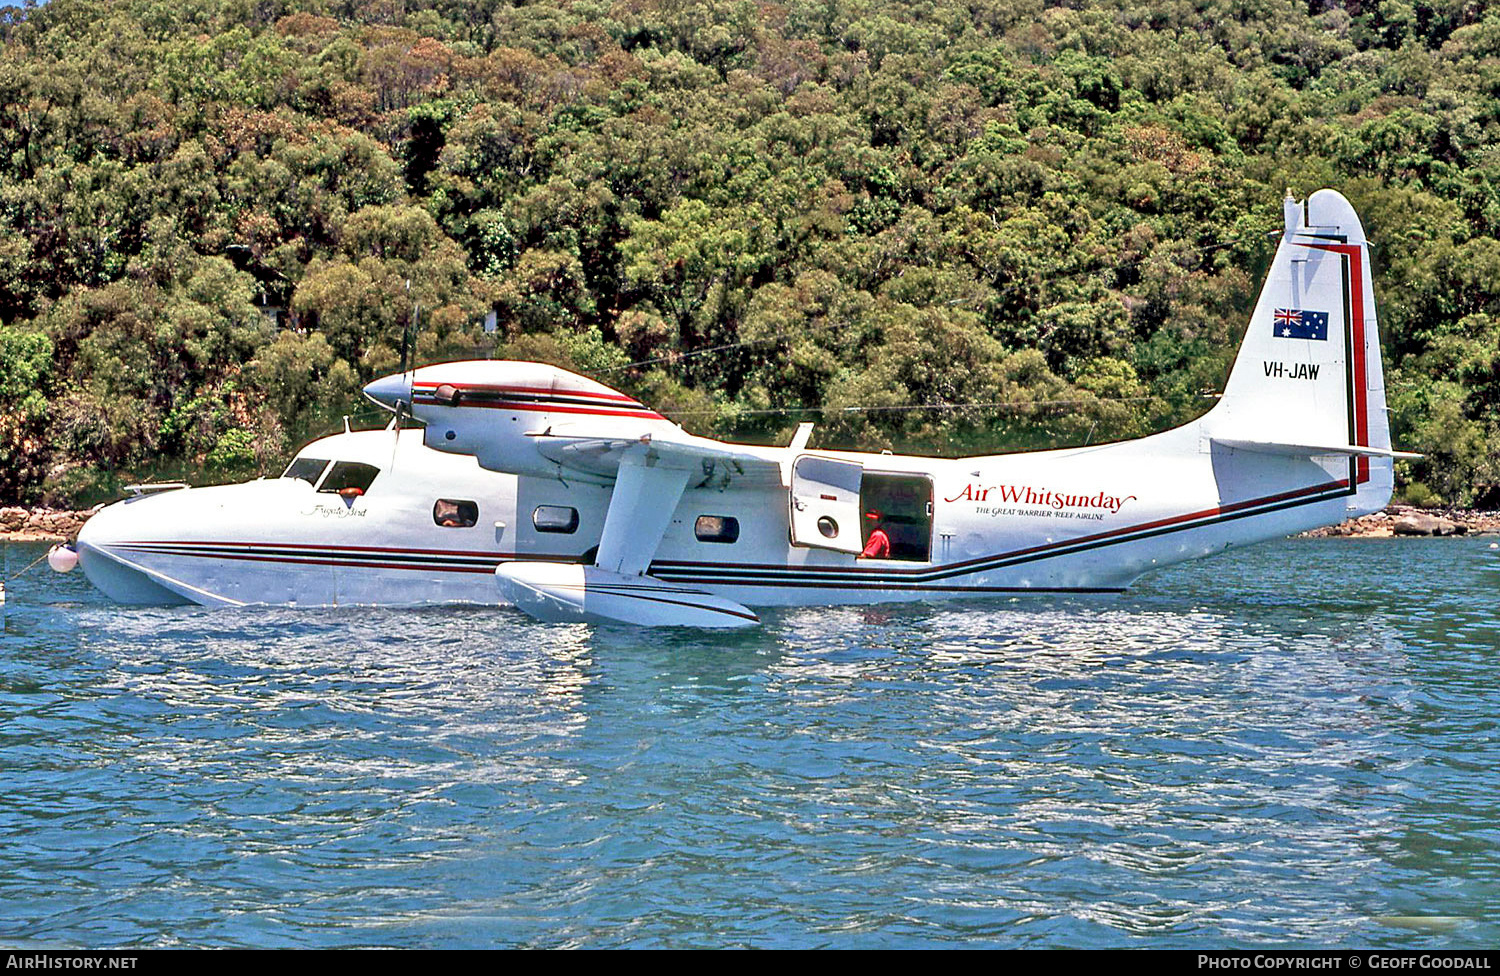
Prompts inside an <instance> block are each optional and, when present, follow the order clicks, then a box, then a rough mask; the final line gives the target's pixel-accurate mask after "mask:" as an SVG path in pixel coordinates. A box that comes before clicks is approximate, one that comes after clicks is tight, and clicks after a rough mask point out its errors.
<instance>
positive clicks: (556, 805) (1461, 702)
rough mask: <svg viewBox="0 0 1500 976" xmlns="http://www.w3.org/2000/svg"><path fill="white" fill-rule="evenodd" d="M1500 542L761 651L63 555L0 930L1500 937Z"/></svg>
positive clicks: (20, 739) (1325, 563) (1320, 553)
mask: <svg viewBox="0 0 1500 976" xmlns="http://www.w3.org/2000/svg"><path fill="white" fill-rule="evenodd" d="M1489 544H1490V540H1485V539H1462V540H1451V539H1442V540H1421V541H1418V540H1363V541H1350V540H1325V541H1315V540H1295V541H1287V542H1283V543H1278V544H1274V545H1269V546H1264V547H1260V548H1258V549H1253V550H1250V551H1247V552H1245V553H1236V554H1234V555H1232V556H1228V557H1220V558H1217V559H1214V560H1209V561H1204V562H1200V563H1195V564H1190V565H1187V566H1183V567H1178V568H1176V569H1173V570H1170V571H1165V572H1162V573H1160V574H1158V575H1156V576H1154V577H1151V578H1149V579H1148V580H1147V581H1146V582H1145V583H1144V585H1142V586H1141V587H1140V588H1139V589H1138V590H1137V591H1135V592H1134V593H1133V594H1132V595H1130V596H1127V597H1125V598H1122V599H1117V600H1112V601H1101V602H1067V601H1058V600H1041V601H1020V602H973V603H961V604H947V605H930V606H929V605H919V606H901V607H895V608H885V609H875V610H853V609H809V610H797V611H775V612H768V613H767V614H765V617H766V623H765V625H764V626H763V627H762V628H761V629H759V630H758V631H754V632H751V633H744V634H738V635H734V636H721V635H708V634H704V633H702V632H697V633H692V632H659V631H644V630H629V629H614V628H591V627H586V626H564V625H549V624H539V623H535V622H532V621H530V620H529V619H527V618H524V617H522V616H520V615H519V614H517V613H515V612H513V611H508V610H501V609H494V610H481V609H462V610H422V611H384V610H370V609H343V610H336V611H308V610H301V611H281V610H243V611H240V610H236V611H206V610H201V609H197V608H171V609H125V608H119V607H115V606H111V605H109V604H106V603H105V602H104V601H103V599H102V598H101V597H100V596H98V595H97V594H96V593H95V592H94V591H93V590H92V589H91V588H90V587H89V586H88V584H87V582H86V581H85V580H84V579H83V578H82V577H81V576H80V575H77V574H75V575H70V576H66V577H58V576H56V575H54V574H52V573H50V572H47V571H45V569H44V568H41V567H39V568H37V569H33V570H31V571H30V572H28V573H26V574H25V575H24V576H22V577H21V579H20V580H18V581H16V582H14V583H12V584H11V585H10V588H9V590H10V600H9V603H8V605H7V606H6V608H5V609H6V618H5V636H4V639H3V641H0V943H5V944H10V945H28V944H37V945H51V946H58V945H80V946H96V947H97V946H174V945H210V946H430V947H436V946H445V947H446V946H452V947H476V946H479V947H483V946H516V945H527V946H734V945H752V946H849V947H855V946H859V947H872V946H931V945H940V944H958V943H968V944H978V945H994V946H1083V947H1091V946H1133V945H1139V946H1152V947H1194V946H1207V945H1243V946H1252V945H1253V946H1260V945H1272V944H1283V945H1331V946H1345V947H1349V946H1384V947H1418V946H1468V945H1494V944H1496V943H1497V942H1500V921H1497V919H1500V886H1497V884H1496V882H1497V879H1500V826H1497V825H1500V801H1497V797H1500V743H1497V716H1500V691H1497V689H1500V663H1497V653H1496V651H1497V645H1500V623H1497V617H1496V604H1497V600H1496V595H1497V592H1500V572H1497V570H1500V551H1496V550H1491V549H1489ZM42 551H43V547H40V546H26V545H10V546H3V547H0V552H3V556H4V573H5V575H6V576H10V575H11V574H13V573H15V572H17V571H19V570H20V568H21V567H23V566H24V565H25V564H26V563H28V562H30V561H31V560H32V559H34V558H35V557H36V556H37V555H39V554H40V553H41V552H42Z"/></svg>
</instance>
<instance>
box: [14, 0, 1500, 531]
mask: <svg viewBox="0 0 1500 976" xmlns="http://www.w3.org/2000/svg"><path fill="white" fill-rule="evenodd" d="M0 36H3V39H4V48H3V52H0V323H3V324H0V498H3V499H4V500H11V499H22V500H36V499H39V498H41V497H43V496H44V495H46V496H47V497H50V498H51V499H54V500H58V501H64V500H68V499H71V498H84V497H87V496H89V495H90V493H95V492H98V491H100V490H102V489H104V488H107V487H109V486H110V485H112V484H113V483H114V482H116V481H117V480H118V479H120V478H122V477H126V476H140V475H143V474H148V473H164V472H168V471H193V472H196V473H199V474H207V475H209V476H217V477H231V476H239V475H243V474H245V473H248V472H253V471H257V470H258V471H267V470H271V469H274V468H275V467H276V465H278V464H279V463H280V462H281V461H282V460H283V459H284V458H285V457H286V455H287V453H288V451H289V450H290V449H292V448H293V447H295V446H296V444H297V443H298V441H299V440H301V439H303V438H306V437H308V436H310V435H313V434H316V433H320V432H323V431H326V430H328V429H329V428H331V427H332V426H333V425H335V424H337V423H338V417H339V415H340V414H342V413H345V412H351V411H359V410H361V409H362V408H361V407H360V405H359V402H358V395H357V394H358V388H359V386H360V385H361V383H362V382H364V381H366V380H368V379H369V378H372V377H373V376H376V375H380V374H382V373H386V372H390V371H392V370H393V368H394V367H395V365H396V362H397V352H396V350H397V349H398V348H399V345H400V337H401V335H402V334H403V331H404V330H405V329H406V327H407V325H408V323H409V320H410V319H411V317H412V310H413V307H414V305H417V304H419V305H420V308H421V310H422V311H421V314H420V317H419V322H418V325H419V327H420V328H419V336H420V339H419V344H418V359H419V361H435V360H438V359H442V358H457V357H464V356H474V355H481V356H482V355H497V356H506V357H513V358H539V359H544V360H548V361H553V362H557V363H559V364H561V365H564V366H568V367H570V368H575V369H579V370H581V371H584V372H588V373H591V374H592V375H594V376H596V377H597V378H599V379H601V380H603V381H605V382H608V383H610V384H611V385H614V386H617V387H620V388H623V389H626V390H628V391H630V392H632V393H634V394H637V395H640V396H642V397H647V398H649V400H650V402H652V403H653V404H655V405H657V406H658V407H659V408H662V409H664V411H665V412H667V413H669V414H671V415H672V416H674V417H675V418H677V419H679V420H680V421H681V422H683V423H684V425H685V426H687V427H689V428H690V429H693V430H697V431H700V432H704V433H712V434H716V435H720V436H730V437H734V438H739V439H746V440H754V439H767V438H772V437H779V436H784V434H785V433H786V432H787V430H788V429H789V428H790V426H791V425H792V424H794V423H795V422H796V421H798V420H803V419H814V420H818V421H819V422H820V427H819V432H818V434H817V435H816V437H817V440H816V441H815V443H819V444H822V445H825V446H865V447H874V446H886V445H890V446H899V447H903V448H909V449H917V450H925V451H928V452H931V453H953V452H958V451H983V450H1002V449H1016V448H1028V447H1036V446H1040V445H1044V444H1064V443H1083V442H1084V441H1086V440H1090V439H1091V440H1095V441H1097V440H1102V439H1110V438H1117V437H1123V436H1133V435H1137V434H1140V433H1143V432H1146V431H1149V430H1152V429H1157V428H1162V427H1165V426H1168V425H1170V424H1173V423H1177V422H1181V421H1184V420H1187V419H1190V418H1191V417H1193V416H1195V415H1197V414H1198V413H1201V412H1202V411H1203V410H1204V409H1205V408H1206V407H1207V405H1208V403H1209V402H1210V401H1208V400H1207V399H1205V398H1204V394H1205V393H1206V392H1211V391H1213V390H1215V389H1217V388H1219V387H1220V386H1221V385H1222V383H1223V380H1224V376H1225V374H1226V372H1227V369H1228V365H1229V359H1230V356H1231V354H1232V350H1233V348H1234V346H1235V344H1236V343H1237V341H1238V338H1239V335H1240V333H1241V331H1242V330H1243V328H1244V322H1245V319H1246V316H1247V314H1248V311H1249V307H1250V304H1251V302H1252V301H1253V299H1254V292H1255V290H1256V288H1257V286H1258V282H1259V276H1260V275H1261V273H1262V272H1263V271H1264V268H1265V266H1266V264H1267V263H1268V261H1269V258H1270V255H1271V252H1272V249H1273V247H1274V242H1273V240H1271V239H1270V238H1269V237H1268V232H1270V231H1274V230H1278V229H1279V227H1280V221H1281V216H1280V215H1281V199H1282V197H1283V195H1284V192H1285V191H1286V190H1287V189H1288V188H1290V189H1291V190H1292V191H1293V192H1294V193H1295V194H1297V195H1298V196H1299V197H1300V196H1304V195H1305V194H1307V193H1308V192H1310V191H1312V190H1315V189H1317V188H1319V187H1322V186H1333V187H1336V188H1339V189H1340V190H1342V191H1343V192H1344V193H1345V194H1346V195H1348V196H1349V197H1350V199H1351V200H1352V202H1353V203H1354V205H1355V206H1356V208H1357V209H1359V210H1360V211H1361V213H1362V214H1363V215H1364V218H1365V222H1366V226H1367V229H1368V231H1369V233H1370V236H1371V238H1372V239H1373V240H1375V241H1376V242H1377V244H1378V245H1379V247H1378V250H1377V252H1376V260H1377V269H1376V270H1377V279H1376V282H1375V288H1376V292H1377V296H1378V297H1379V299H1380V300H1381V302H1382V314H1383V320H1382V328H1383V331H1384V333H1385V341H1386V350H1387V360H1388V385H1389V390H1390V393H1389V396H1390V402H1391V406H1392V408H1393V419H1394V425H1395V431H1396V436H1397V439H1398V441H1399V443H1400V446H1402V447H1404V448H1408V449H1412V450H1417V451H1422V452H1425V453H1427V454H1428V455H1429V457H1428V458H1427V459H1426V460H1424V461H1420V462H1415V463H1414V464H1410V465H1403V468H1405V470H1404V471H1403V472H1402V475H1403V478H1404V479H1406V480H1407V481H1408V482H1409V483H1408V487H1407V491H1408V493H1409V494H1410V495H1411V496H1413V497H1420V498H1424V499H1429V498H1432V497H1433V496H1440V497H1441V498H1443V499H1446V500H1448V501H1452V502H1463V501H1466V500H1468V499H1469V498H1470V497H1471V496H1472V493H1473V492H1474V490H1475V488H1476V486H1478V485H1481V484H1484V483H1489V482H1494V481H1497V480H1500V458H1497V447H1496V444H1497V440H1496V432H1497V424H1500V240H1497V238H1500V189H1497V187H1500V153H1497V146H1500V12H1495V13H1490V12H1487V11H1486V9H1485V4H1484V3H1483V2H1479V0H1470V2H1466V0H1418V2H1407V0H1380V2H1373V0H1312V2H1311V4H1307V3H1294V2H1292V0H1150V2H1146V0H1098V2H1091V0H1071V2H1068V3H1063V4H1056V3H1052V2H1048V0H902V2H895V0H784V2H752V0H576V2H568V0H536V2H530V3H518V4H515V5H513V4H511V3H508V2H496V0H172V2H167V0H51V2H50V3H48V4H46V5H45V6H43V7H27V8H25V9H21V8H5V10H4V13H3V17H0ZM266 305H273V306H283V307H284V308H285V309H286V311H285V312H284V313H283V314H282V316H281V321H280V323H279V324H278V323H277V322H275V321H273V319H272V318H268V317H267V315H266V314H264V312H265V308H264V307H263V306H266ZM491 310H493V311H495V312H497V313H498V322H499V325H500V329H499V331H498V332H497V333H495V334H494V335H487V334H486V333H485V332H484V330H483V327H482V322H483V319H484V317H485V315H486V313H488V312H490V311H491ZM725 347H727V348H725ZM704 350H710V352H708V353H707V354H698V355H694V354H695V353H701V352H702V351H704ZM643 361H649V362H647V364H646V365H644V366H632V365H630V364H633V363H640V362H643ZM912 406H916V407H919V408H920V409H909V408H910V407H912ZM849 407H857V408H860V409H855V410H850V409H846V408H849ZM871 408H875V409H871Z"/></svg>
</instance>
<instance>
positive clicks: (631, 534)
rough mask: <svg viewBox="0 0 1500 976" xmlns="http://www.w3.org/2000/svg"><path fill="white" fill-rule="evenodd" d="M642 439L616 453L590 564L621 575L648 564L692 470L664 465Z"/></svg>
mask: <svg viewBox="0 0 1500 976" xmlns="http://www.w3.org/2000/svg"><path fill="white" fill-rule="evenodd" d="M659 460H660V459H659V458H658V457H657V456H656V455H655V454H654V453H653V452H652V451H651V449H650V448H649V447H648V446H646V445H639V446H636V447H632V448H630V449H629V450H627V451H626V452H625V456H624V457H622V458H621V459H620V471H619V474H618V476H617V477H616V478H615V490H614V494H612V495H610V497H609V512H608V513H607V514H606V515H605V516H604V534H603V536H602V537H601V538H600V539H599V557H598V558H597V559H595V560H594V565H596V566H598V567H599V568H600V569H604V570H608V571H609V572H611V573H619V574H621V575H623V576H640V575H641V574H643V573H645V572H646V567H648V566H650V565H651V558H652V557H653V556H655V555H656V547H657V546H658V545H660V544H661V538H662V536H663V535H665V534H666V531H667V526H669V525H671V524H672V514H673V513H674V512H676V511H677V502H678V500H679V499H681V498H682V493H683V491H684V490H685V489H686V488H687V483H688V479H689V478H690V477H691V476H692V474H693V472H692V471H691V470H689V469H688V468H685V467H668V466H666V465H663V464H661V463H659Z"/></svg>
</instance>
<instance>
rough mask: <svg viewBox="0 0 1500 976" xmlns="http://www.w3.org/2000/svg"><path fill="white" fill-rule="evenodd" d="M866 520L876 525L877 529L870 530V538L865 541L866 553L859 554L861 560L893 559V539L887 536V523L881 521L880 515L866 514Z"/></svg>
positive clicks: (875, 513) (876, 513)
mask: <svg viewBox="0 0 1500 976" xmlns="http://www.w3.org/2000/svg"><path fill="white" fill-rule="evenodd" d="M865 518H867V519H869V520H870V521H871V522H872V523H874V525H875V528H873V529H871V530H870V536H869V538H868V539H866V540H865V551H864V552H862V553H860V554H859V558H861V559H889V558H891V537H890V536H888V535H886V534H885V523H883V522H881V521H880V513H879V512H866V513H865Z"/></svg>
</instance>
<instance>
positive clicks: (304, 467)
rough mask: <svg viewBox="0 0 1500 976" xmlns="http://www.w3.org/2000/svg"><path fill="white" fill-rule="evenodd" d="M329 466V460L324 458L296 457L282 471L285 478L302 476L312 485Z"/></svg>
mask: <svg viewBox="0 0 1500 976" xmlns="http://www.w3.org/2000/svg"><path fill="white" fill-rule="evenodd" d="M326 467H328V461H327V460H325V459H322V458H301V457H299V458H296V459H295V460H293V461H292V463H291V464H289V465H287V467H286V470H285V471H283V472H282V473H281V476H282V477H283V478H301V479H302V480H303V481H305V482H307V483H308V484H310V485H315V484H317V483H318V476H319V475H321V474H322V473H323V469H324V468H326Z"/></svg>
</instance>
